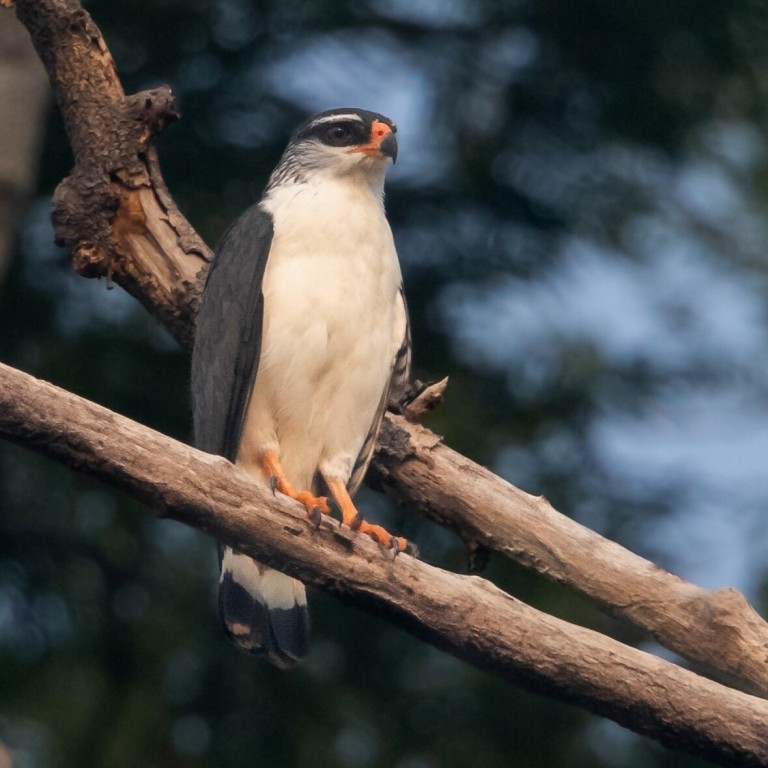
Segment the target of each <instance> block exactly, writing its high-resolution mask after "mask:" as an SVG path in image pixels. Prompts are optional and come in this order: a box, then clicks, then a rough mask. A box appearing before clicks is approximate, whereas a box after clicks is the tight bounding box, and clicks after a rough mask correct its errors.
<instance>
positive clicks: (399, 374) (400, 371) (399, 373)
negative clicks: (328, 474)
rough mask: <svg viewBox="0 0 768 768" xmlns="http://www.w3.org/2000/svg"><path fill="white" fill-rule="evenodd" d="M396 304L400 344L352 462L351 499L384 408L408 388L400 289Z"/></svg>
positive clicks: (406, 338)
mask: <svg viewBox="0 0 768 768" xmlns="http://www.w3.org/2000/svg"><path fill="white" fill-rule="evenodd" d="M399 301H400V302H401V304H402V308H403V312H404V316H405V326H404V328H403V336H402V341H401V342H400V346H399V347H398V349H397V352H396V353H395V357H394V359H393V360H392V369H391V373H390V375H389V381H388V382H387V386H386V387H385V388H384V392H383V393H382V395H381V400H380V401H379V407H378V409H377V410H376V416H375V417H374V419H373V423H372V424H371V428H370V430H368V435H367V436H366V438H365V442H364V443H363V447H362V448H361V449H360V453H359V454H358V457H357V460H356V461H355V466H354V467H353V468H352V474H351V475H350V477H349V481H348V482H347V490H348V491H349V494H350V496H352V495H354V493H355V492H356V491H357V489H358V488H359V487H360V484H361V483H362V482H363V478H364V477H365V472H366V470H367V469H368V465H369V464H370V463H371V458H372V457H373V450H374V448H375V447H376V438H377V437H378V435H379V430H380V429H381V422H382V421H383V420H384V414H385V412H386V410H387V406H388V405H389V404H390V403H392V404H394V403H397V402H399V401H400V398H401V397H402V396H403V395H404V394H405V391H406V389H407V388H408V380H409V377H410V375H411V326H410V321H409V319H408V305H407V304H406V302H405V294H404V293H403V286H402V285H401V286H400V294H399Z"/></svg>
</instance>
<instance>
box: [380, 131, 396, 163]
mask: <svg viewBox="0 0 768 768" xmlns="http://www.w3.org/2000/svg"><path fill="white" fill-rule="evenodd" d="M379 150H380V151H381V154H382V155H386V156H387V157H391V158H392V163H393V164H394V163H396V162H397V139H396V138H395V134H394V133H390V134H388V135H387V136H385V137H384V138H383V139H382V141H381V144H379Z"/></svg>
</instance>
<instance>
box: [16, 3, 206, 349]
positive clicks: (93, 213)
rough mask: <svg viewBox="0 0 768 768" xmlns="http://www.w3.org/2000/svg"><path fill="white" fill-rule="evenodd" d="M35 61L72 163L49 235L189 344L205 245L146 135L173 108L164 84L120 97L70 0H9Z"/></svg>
mask: <svg viewBox="0 0 768 768" xmlns="http://www.w3.org/2000/svg"><path fill="white" fill-rule="evenodd" d="M16 11H17V15H18V17H19V19H20V20H21V21H22V23H24V24H25V25H26V27H27V29H28V30H29V32H30V34H31V36H32V40H33V42H34V44H35V48H36V50H37V52H38V55H39V56H40V58H41V60H42V62H43V64H44V65H45V68H46V70H47V71H48V75H49V77H50V80H51V83H52V85H53V88H54V92H55V94H56V100H57V102H58V105H59V109H60V110H61V114H62V116H63V118H64V124H65V126H66V129H67V134H68V136H69V141H70V144H71V146H72V152H73V154H74V156H75V167H74V168H73V170H72V172H71V173H70V175H69V176H68V177H67V178H66V179H64V181H62V182H61V184H60V185H59V187H58V189H57V190H56V193H55V195H54V199H53V214H52V216H53V223H54V228H55V232H56V240H57V242H58V243H59V244H60V245H65V246H67V247H69V248H71V249H72V251H73V265H74V267H75V269H76V270H77V271H78V272H79V273H80V274H81V275H83V276H84V277H106V278H107V279H108V280H110V281H111V280H114V281H115V282H117V283H119V284H120V285H121V286H122V287H123V288H125V290H127V291H128V292H129V293H130V294H131V295H132V296H134V297H135V298H136V299H138V300H139V301H140V302H141V303H142V304H143V305H144V306H145V307H146V308H147V310H148V311H149V312H150V313H151V314H152V315H154V316H155V317H156V318H157V320H158V321H159V322H161V323H162V324H163V325H165V326H166V327H167V328H168V330H169V331H170V332H171V333H172V334H173V336H174V337H175V338H176V339H178V341H179V342H180V343H181V344H183V345H185V346H189V345H190V344H191V339H192V334H193V333H194V318H195V315H196V310H197V304H198V301H199V284H200V280H199V275H200V272H201V270H203V269H204V268H205V266H206V264H207V262H209V261H210V257H211V253H210V249H209V248H208V247H207V246H206V245H205V243H203V241H202V240H201V239H200V238H199V236H198V235H197V233H196V232H195V230H194V228H193V227H192V226H191V225H190V224H189V222H188V221H187V220H186V219H185V218H184V216H183V215H182V214H181V212H180V211H179V210H178V208H177V207H176V205H175V203H174V202H173V200H172V198H171V196H170V194H168V190H167V188H166V186H165V182H164V181H163V178H162V174H161V173H160V166H159V164H158V162H157V151H156V148H155V145H154V140H155V137H156V135H157V134H158V133H159V132H160V131H162V129H163V128H164V127H165V126H166V125H167V124H168V123H169V122H171V121H173V120H176V119H177V118H178V115H177V113H176V110H175V108H174V105H173V96H172V94H171V91H170V88H168V87H166V86H162V87H160V88H156V89H153V90H149V91H144V92H142V93H138V94H135V95H133V96H126V95H125V92H124V91H123V88H122V85H121V84H120V79H119V77H118V75H117V72H116V70H115V65H114V61H113V59H112V56H111V54H110V52H109V50H108V48H107V46H106V43H105V42H104V39H103V38H102V36H101V33H100V32H99V29H98V27H97V26H96V25H95V24H94V22H93V20H92V19H91V17H90V16H89V15H88V13H86V11H85V10H84V9H83V8H82V7H81V6H80V3H79V2H78V1H77V0H44V1H38V0H19V2H17V3H16Z"/></svg>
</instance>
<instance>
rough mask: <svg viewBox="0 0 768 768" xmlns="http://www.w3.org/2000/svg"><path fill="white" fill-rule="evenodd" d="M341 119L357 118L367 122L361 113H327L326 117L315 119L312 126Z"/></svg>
mask: <svg viewBox="0 0 768 768" xmlns="http://www.w3.org/2000/svg"><path fill="white" fill-rule="evenodd" d="M341 120H357V121H358V122H359V123H363V122H365V121H364V120H363V118H362V117H360V115H356V114H355V113H354V112H346V113H342V114H340V115H326V116H325V117H320V118H318V119H317V120H313V121H312V123H311V126H310V127H314V126H316V125H322V124H323V123H335V122H337V121H341Z"/></svg>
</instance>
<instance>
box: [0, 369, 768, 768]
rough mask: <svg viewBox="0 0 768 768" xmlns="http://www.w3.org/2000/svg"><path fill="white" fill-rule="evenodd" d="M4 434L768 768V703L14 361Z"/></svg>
mask: <svg viewBox="0 0 768 768" xmlns="http://www.w3.org/2000/svg"><path fill="white" fill-rule="evenodd" d="M0 434H1V435H3V436H5V437H7V438H8V439H10V440H13V441H15V442H18V443H21V444H22V445H24V446H25V447H27V448H31V449H33V450H35V451H38V452H39V453H42V454H44V455H46V456H48V457H50V458H52V459H55V460H57V461H60V462H62V463H64V464H66V465H68V466H70V467H72V468H73V469H76V470H78V471H80V472H83V473H86V474H88V475H91V476H92V477H95V478H98V479H100V480H102V481H104V482H105V483H108V484H110V485H112V486H114V487H116V488H119V489H122V490H124V491H126V492H128V493H129V494H131V495H132V496H134V497H136V498H137V499H140V500H141V501H143V502H145V503H146V505H147V506H149V507H150V508H152V509H154V510H155V511H156V513H157V514H159V515H161V516H166V517H170V518H172V519H174V520H178V521H180V522H182V523H185V524H187V525H190V526H193V527H194V528H197V529H199V530H201V531H205V532H206V533H209V534H211V535H212V536H214V537H215V538H217V539H219V540H221V541H223V542H225V543H227V544H229V545H231V546H233V547H236V548H237V549H238V550H240V551H243V552H246V553H247V554H249V555H252V556H253V557H256V558H258V559H259V560H260V561H262V562H265V563H267V564H268V565H271V566H274V567H276V568H279V569H280V570H282V571H285V572H286V573H289V574H290V575H292V576H295V577H296V578H299V579H301V580H302V581H304V582H308V583H311V584H315V585H316V586H318V587H320V588H322V589H324V590H326V591H328V592H330V593H332V594H335V595H337V596H338V597H340V598H342V599H344V600H347V601H349V602H353V603H355V604H356V605H360V606H362V607H365V608H368V609H370V610H375V611H377V612H379V613H382V614H384V615H385V616H386V617H388V618H389V619H390V620H391V621H393V622H394V623H396V624H398V625H400V626H402V627H404V628H405V629H407V630H408V631H409V632H411V633H413V634H414V635H416V636H417V637H420V638H423V639H424V640H427V641H428V642H430V643H433V644H434V645H435V646H437V647H438V648H441V649H443V650H445V651H447V652H449V653H451V654H453V655H454V656H456V657H458V658H460V659H463V660H464V661H467V662H469V663H471V664H473V665H475V666H477V667H479V668H480V669H484V670H487V671H489V672H491V673H493V674H495V675H498V676H499V677H501V678H502V679H504V680H507V681H509V682H511V683H514V684H516V685H520V686H522V687H524V688H526V689H528V690H531V691H535V692H538V693H545V694H547V695H550V696H555V697H557V698H559V699H561V700H564V701H569V702H573V703H576V704H579V705H581V706H583V707H586V708H587V709H589V710H591V711H592V712H595V713H597V714H601V715H604V716H606V717H610V718H611V719H613V720H616V721H617V722H619V723H622V724H623V725H626V726H627V727H629V728H632V729H633V730H635V731H638V732H639V733H643V734H646V735H648V736H652V737H654V738H657V739H659V740H660V741H662V742H663V743H666V744H668V745H669V746H672V747H674V748H676V749H682V750H685V751H688V752H691V753H692V754H698V755H701V756H704V757H706V758H707V759H709V760H714V761H715V762H718V763H720V764H722V765H733V766H741V767H742V768H747V767H748V766H766V765H768V728H766V723H768V702H766V701H765V700H763V699H759V698H755V697H753V696H750V695H748V694H745V693H741V692H740V691H735V690H733V689H730V688H726V687H724V686H722V685H720V684H719V683H715V682H713V681H711V680H707V679H705V678H702V677H699V676H698V675H695V674H694V673H692V672H688V671H687V670H684V669H681V668H680V667H677V666H675V665H673V664H671V663H669V662H666V661H662V660H661V659H659V658H657V657H655V656H652V655H650V654H648V653H644V652H642V651H638V650H636V649H634V648H630V647H628V646H625V645H622V644H621V643H619V642H617V641H615V640H612V639H611V638H608V637H605V636H604V635H601V634H599V633H597V632H593V631H592V630H589V629H584V628H582V627H577V626H574V625H572V624H568V623H567V622H564V621H562V620H560V619H556V618H554V617H552V616H548V615H546V614H543V613H541V612H539V611H536V610H535V609H533V608H531V607H529V606H527V605H526V604H525V603H522V602H520V601H519V600H516V599H515V598H513V597H510V596H509V595H507V594H506V593H504V592H502V591H501V590H499V589H497V588H496V587H494V586H493V585H492V584H490V583H489V582H487V581H485V580H484V579H481V578H479V577H477V576H460V575H457V574H454V573H449V572H447V571H443V570H440V569H438V568H435V567H433V566H430V565H427V564H426V563H423V562H420V561H419V560H416V559H414V558H412V557H409V556H408V555H399V556H398V557H397V558H392V556H391V555H390V554H389V553H388V552H386V551H384V550H382V549H381V548H380V547H379V546H378V545H376V544H375V543H374V542H373V541H371V540H370V539H368V538H367V537H365V536H359V535H357V534H355V533H353V532H351V531H349V529H347V528H346V527H340V526H338V525H337V523H336V522H335V521H328V522H324V523H323V524H322V525H321V527H320V528H319V529H314V527H313V525H312V524H311V523H310V522H309V521H308V520H307V519H306V516H305V515H304V514H303V513H302V512H301V511H300V508H299V505H297V504H295V503H293V502H291V501H289V500H288V499H285V498H284V497H281V496H280V495H278V496H273V495H272V494H271V493H269V491H268V490H267V489H266V488H264V487H262V486H260V485H259V484H257V483H255V482H254V481H253V480H252V479H251V478H250V476H249V475H247V474H246V473H245V472H243V471H241V470H240V469H238V468H237V467H234V466H233V465H232V464H230V463H229V462H228V461H226V460H225V459H223V458H220V457H216V456H210V455H208V454H205V453H202V452H200V451H197V450H195V449H193V448H190V447H189V446H186V445H183V444H182V443H178V442H176V441H174V440H172V439H171V438H169V437H166V436H165V435H162V434H160V433H158V432H154V431H153V430H151V429H148V428H147V427H143V426H141V425H139V424H137V423H136V422H133V421H131V420H130V419H127V418H125V417H123V416H119V415H118V414H116V413H113V412H111V411H109V410H107V409H106V408H102V407H101V406H98V405H96V404H94V403H91V402H88V401H87V400H84V399H82V398H80V397H77V396H76V395H73V394H70V393H68V392H65V391H64V390H61V389H58V388H57V387H55V386H53V385H51V384H47V383H45V382H41V381H38V380H36V379H34V378H33V377H31V376H29V375H27V374H25V373H21V372H20V371H15V370H14V369H13V368H9V367H8V366H5V365H1V364H0Z"/></svg>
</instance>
